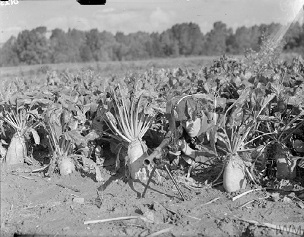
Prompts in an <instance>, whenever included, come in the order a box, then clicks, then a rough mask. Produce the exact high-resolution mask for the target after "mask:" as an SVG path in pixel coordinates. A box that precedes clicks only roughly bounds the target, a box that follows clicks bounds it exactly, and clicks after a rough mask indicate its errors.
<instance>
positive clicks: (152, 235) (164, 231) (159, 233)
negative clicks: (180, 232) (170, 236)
mask: <svg viewBox="0 0 304 237" xmlns="http://www.w3.org/2000/svg"><path fill="white" fill-rule="evenodd" d="M172 229H173V227H169V228H166V229H163V230H160V231H157V232H154V233H153V234H150V235H147V236H146V237H155V236H158V235H161V234H163V233H167V232H170V231H171V230H172Z"/></svg>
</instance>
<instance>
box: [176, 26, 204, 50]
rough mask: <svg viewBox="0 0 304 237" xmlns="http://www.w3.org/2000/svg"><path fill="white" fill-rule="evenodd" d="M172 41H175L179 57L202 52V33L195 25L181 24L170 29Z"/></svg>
mask: <svg viewBox="0 0 304 237" xmlns="http://www.w3.org/2000/svg"><path fill="white" fill-rule="evenodd" d="M171 31H172V33H173V38H174V40H177V42H178V46H179V54H180V55H198V54H200V53H201V50H202V43H203V41H202V37H203V35H202V33H201V30H200V28H199V26H198V25H197V24H194V23H182V24H176V25H174V26H173V27H172V28H171Z"/></svg>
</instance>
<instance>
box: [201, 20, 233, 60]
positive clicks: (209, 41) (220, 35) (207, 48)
mask: <svg viewBox="0 0 304 237" xmlns="http://www.w3.org/2000/svg"><path fill="white" fill-rule="evenodd" d="M231 34H232V29H227V26H226V24H225V23H223V22H221V21H218V22H215V23H214V24H213V29H212V30H211V31H210V32H208V33H207V34H206V41H205V45H204V54H207V55H221V54H224V53H225V52H226V40H227V38H228V37H229V36H230V35H231Z"/></svg>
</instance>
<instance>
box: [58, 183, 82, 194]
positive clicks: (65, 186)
mask: <svg viewBox="0 0 304 237" xmlns="http://www.w3.org/2000/svg"><path fill="white" fill-rule="evenodd" d="M56 185H57V186H59V187H61V188H67V189H71V190H72V191H74V192H80V190H79V189H77V188H73V187H70V186H68V185H63V184H56Z"/></svg>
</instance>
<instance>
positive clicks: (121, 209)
mask: <svg viewBox="0 0 304 237" xmlns="http://www.w3.org/2000/svg"><path fill="white" fill-rule="evenodd" d="M36 168H38V167H32V166H27V165H22V166H19V167H10V168H9V169H8V168H7V167H4V166H2V167H1V236H23V235H27V236H168V237H169V236H301V235H302V236H304V201H303V200H304V191H303V189H302V187H301V186H299V185H291V186H290V185H289V186H288V185H287V186H285V187H283V188H282V187H281V188H280V189H275V187H274V189H272V190H271V189H267V190H266V189H260V190H256V191H252V192H250V193H248V194H246V195H244V196H242V197H240V198H238V199H236V200H232V198H233V197H235V196H237V195H238V194H241V193H243V192H245V191H248V190H251V189H252V188H253V187H250V186H248V187H247V189H246V190H241V191H239V192H237V193H226V192H225V191H224V190H223V187H222V184H221V183H219V184H218V185H216V186H213V187H211V186H210V185H208V183H210V181H212V180H211V179H210V175H208V172H206V170H205V171H204V170H201V172H197V171H196V172H194V174H193V175H192V176H191V177H192V178H193V179H190V180H188V181H187V179H185V172H183V171H181V170H180V169H179V170H172V174H173V177H174V178H175V179H176V180H177V183H178V186H179V188H180V190H181V192H182V194H183V195H184V197H185V199H186V200H182V198H181V196H180V194H179V192H178V190H177V188H176V186H175V185H174V183H173V181H172V180H171V179H170V177H169V176H168V173H167V172H166V171H165V170H162V169H158V171H159V174H160V175H161V177H162V181H161V183H157V182H155V180H156V179H155V178H154V179H153V180H152V182H151V183H150V184H149V188H148V189H147V191H146V193H145V195H144V197H141V196H142V194H143V192H144V188H145V185H144V184H142V183H139V182H135V183H134V189H132V188H131V187H132V185H131V186H130V182H127V180H126V178H125V176H124V171H123V170H121V171H120V172H119V173H117V174H113V170H114V156H112V157H111V156H109V157H107V158H106V161H105V163H104V167H101V168H100V169H101V172H102V175H103V178H104V182H96V180H95V176H94V175H92V174H86V173H84V172H81V171H77V172H74V173H73V174H71V175H68V176H60V175H59V174H54V175H53V176H52V177H46V176H45V174H44V173H43V172H37V173H30V171H31V170H33V169H36ZM299 171H301V172H303V170H299ZM301 175H302V176H301V177H303V173H302V174H301ZM298 177H299V176H298ZM194 179H195V180H196V181H197V182H200V184H201V185H200V186H199V185H198V183H195V184H196V186H195V187H194V185H193V184H194V182H190V181H193V180H194ZM212 179H214V177H212ZM301 182H302V184H303V180H302V181H301V180H298V183H300V184H301ZM134 216H137V218H135V217H134ZM117 217H130V218H131V219H128V220H111V221H108V222H104V223H95V224H87V223H85V222H86V221H91V220H103V219H108V218H117ZM132 217H133V218H132ZM267 223H268V224H267ZM284 226H285V227H284ZM284 228H285V229H284ZM292 232H293V233H292Z"/></svg>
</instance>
